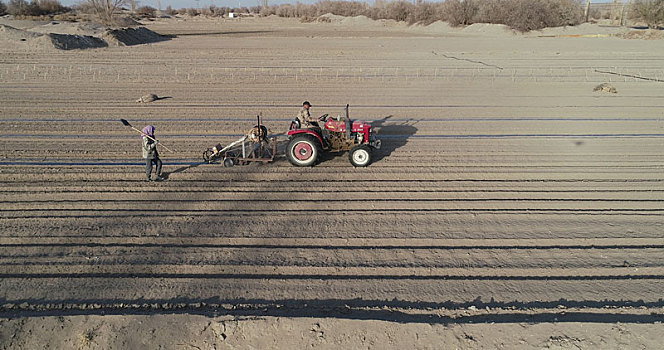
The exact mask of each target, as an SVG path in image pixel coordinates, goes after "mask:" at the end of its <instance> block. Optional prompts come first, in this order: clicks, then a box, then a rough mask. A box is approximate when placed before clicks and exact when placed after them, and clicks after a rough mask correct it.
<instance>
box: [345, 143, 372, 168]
mask: <svg viewBox="0 0 664 350" xmlns="http://www.w3.org/2000/svg"><path fill="white" fill-rule="evenodd" d="M348 159H349V160H350V164H353V166H355V167H365V166H367V165H369V163H371V148H369V146H367V145H359V146H355V147H353V149H351V150H350V152H349V153H348Z"/></svg>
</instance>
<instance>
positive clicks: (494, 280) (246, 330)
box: [0, 18, 664, 349]
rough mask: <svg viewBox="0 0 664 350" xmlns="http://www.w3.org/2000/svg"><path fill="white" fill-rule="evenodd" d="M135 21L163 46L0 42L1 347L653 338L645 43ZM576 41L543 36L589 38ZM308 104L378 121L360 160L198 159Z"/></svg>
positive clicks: (654, 192)
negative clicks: (159, 166)
mask: <svg viewBox="0 0 664 350" xmlns="http://www.w3.org/2000/svg"><path fill="white" fill-rule="evenodd" d="M147 26H148V28H149V29H151V30H153V31H155V32H157V33H160V34H164V35H173V36H175V37H174V38H173V39H172V40H169V41H164V42H158V43H153V44H149V45H139V46H132V47H107V48H101V49H90V50H83V51H81V50H73V51H58V50H51V49H43V48H33V49H29V50H23V49H16V48H9V47H4V46H3V47H0V82H1V83H2V84H1V85H0V95H1V96H2V103H0V129H1V131H0V134H1V135H2V137H1V138H0V232H1V234H0V243H1V245H0V251H1V254H0V263H1V264H0V269H1V271H0V277H1V278H2V282H1V283H0V296H1V303H0V304H1V305H2V309H1V313H2V315H0V316H1V317H2V319H1V321H0V322H1V324H2V326H1V327H0V346H1V347H3V348H26V349H32V348H41V347H46V346H50V347H53V348H62V349H71V348H104V349H106V348H114V349H120V348H159V347H162V348H173V349H180V348H184V349H187V348H200V349H209V348H274V347H280V348H303V347H310V346H314V347H321V348H338V347H340V346H341V347H344V348H441V347H442V348H468V349H473V348H500V347H504V348H524V349H531V348H616V349H624V348H630V349H631V348H657V347H658V345H659V344H661V342H662V337H661V334H662V325H661V321H662V319H663V318H664V316H663V312H664V303H663V302H662V296H661V291H662V290H663V287H664V285H663V283H662V280H663V276H664V265H663V264H664V260H663V257H662V256H663V255H662V252H664V237H663V236H662V232H664V227H663V226H664V220H662V214H663V213H664V207H663V206H662V203H663V201H664V197H663V195H662V194H663V193H664V179H662V168H663V158H662V149H663V146H664V123H663V111H664V102H663V100H662V99H663V98H664V97H663V95H662V93H661V91H662V89H661V88H662V80H664V70H663V69H662V67H664V64H663V63H664V62H663V61H664V58H663V57H664V47H663V46H661V45H654V44H653V43H654V41H649V40H626V39H621V38H619V37H538V35H539V34H537V33H531V34H530V35H517V34H514V33H511V32H509V31H506V30H505V29H504V28H500V27H495V26H494V27H492V26H474V27H473V28H471V27H468V28H466V29H465V30H464V29H450V28H449V27H446V25H444V24H440V23H438V24H434V25H432V26H430V27H428V28H423V27H407V26H404V25H400V24H396V23H391V22H387V21H382V22H371V21H368V20H367V19H363V18H352V19H339V18H332V20H330V22H329V23H300V22H298V21H293V20H286V19H279V18H263V19H241V20H239V21H213V20H205V19H199V18H194V19H191V18H189V19H168V20H159V21H156V22H150V23H148V25H147ZM15 27H16V28H19V27H21V26H15ZM575 30H576V31H573V30H572V29H557V30H549V31H548V32H545V33H544V34H546V35H550V34H551V33H563V34H564V33H573V34H575V35H576V34H583V35H592V34H606V33H607V29H606V28H603V27H597V26H584V27H583V28H577V29H575ZM616 30H619V29H616ZM611 33H613V31H611ZM600 83H610V84H611V85H613V86H614V87H615V88H616V89H617V93H616V94H611V93H605V92H593V88H594V87H595V86H596V85H598V84H600ZM146 93H155V94H157V95H159V96H163V97H166V98H165V99H162V100H159V101H156V102H153V103H149V104H137V103H135V102H134V101H135V100H136V99H137V98H138V97H140V96H142V95H144V94H146ZM304 100H309V101H311V103H312V104H313V105H314V107H313V112H314V114H315V115H317V114H323V113H330V114H340V113H342V112H343V106H345V105H346V103H349V104H350V105H351V117H353V118H358V119H363V120H367V121H371V122H373V124H374V127H375V128H376V130H377V131H378V133H379V136H380V138H381V139H382V141H383V148H382V149H381V150H380V151H378V152H377V153H376V154H375V160H374V163H373V164H372V165H371V166H369V167H368V168H365V169H355V168H353V167H352V166H351V165H350V164H349V162H348V158H347V155H346V154H341V155H329V156H326V157H325V158H324V159H323V161H322V162H321V163H320V164H319V165H317V166H316V167H313V168H294V167H292V166H291V165H290V164H289V163H288V162H287V161H286V160H285V159H283V158H280V159H278V160H277V161H276V162H274V163H272V164H269V165H265V166H261V165H251V166H246V167H234V168H230V169H228V168H223V167H221V166H220V165H218V164H212V165H210V164H202V163H201V155H202V152H203V151H204V150H205V149H206V148H208V147H211V146H213V145H215V144H216V143H218V142H221V143H222V144H223V143H228V142H230V141H231V140H234V139H236V138H237V137H238V136H239V135H240V134H242V133H243V132H245V131H246V130H248V128H249V127H251V126H252V123H253V121H254V120H255V117H256V115H257V114H261V115H262V116H263V118H264V120H265V123H266V124H267V126H268V127H269V129H270V131H271V132H272V133H274V134H279V133H282V132H283V131H285V129H286V128H287V126H288V122H289V120H290V119H292V118H293V116H294V115H295V114H296V112H297V111H298V106H299V105H300V104H301V102H302V101H304ZM120 118H125V119H128V120H130V121H131V122H132V123H134V125H136V126H138V127H142V126H143V125H145V124H148V123H150V124H153V125H155V127H156V129H157V136H158V137H159V138H160V140H161V141H162V142H163V143H165V144H167V145H168V146H169V147H171V148H173V149H174V150H175V151H176V152H174V153H167V152H165V151H162V153H161V154H162V158H163V160H164V162H165V168H164V170H165V173H166V175H167V176H168V180H167V181H166V182H163V183H147V182H145V181H144V180H143V179H144V175H143V165H142V164H141V163H142V160H141V159H140V148H139V147H140V139H139V137H138V134H134V133H132V132H131V131H129V130H127V129H126V128H124V127H123V126H122V124H121V123H120V122H119V119H120Z"/></svg>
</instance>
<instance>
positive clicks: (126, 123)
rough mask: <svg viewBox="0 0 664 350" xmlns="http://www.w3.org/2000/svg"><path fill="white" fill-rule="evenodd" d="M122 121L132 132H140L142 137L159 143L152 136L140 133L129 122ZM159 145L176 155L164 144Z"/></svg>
mask: <svg viewBox="0 0 664 350" xmlns="http://www.w3.org/2000/svg"><path fill="white" fill-rule="evenodd" d="M120 121H121V122H122V124H124V126H128V127H130V128H131V129H132V130H134V131H137V132H139V133H140V134H141V135H143V136H145V137H147V138H149V139H150V140H152V141H155V142H157V140H155V139H154V138H152V137H150V135H145V134H144V133H143V132H142V131H140V130H138V129H136V128H135V127H133V126H132V125H131V124H129V122H128V121H127V120H126V119H120ZM157 144H158V145H161V147H164V149H165V150H167V151H169V152H173V153H175V151H173V150H172V149H170V148H168V147H166V146H164V145H163V144H162V143H157Z"/></svg>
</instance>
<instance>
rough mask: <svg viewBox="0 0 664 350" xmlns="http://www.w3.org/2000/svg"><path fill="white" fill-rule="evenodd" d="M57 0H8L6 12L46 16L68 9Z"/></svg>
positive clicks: (14, 14)
mask: <svg viewBox="0 0 664 350" xmlns="http://www.w3.org/2000/svg"><path fill="white" fill-rule="evenodd" d="M68 10H69V9H68V8H66V7H64V6H62V5H61V4H60V2H58V1H57V0H41V1H37V0H32V1H31V2H30V3H28V2H27V1H26V0H10V1H9V4H8V5H7V13H9V14H10V15H13V16H46V15H54V14H58V13H62V12H65V11H68Z"/></svg>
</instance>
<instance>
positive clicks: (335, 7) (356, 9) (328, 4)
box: [315, 0, 367, 17]
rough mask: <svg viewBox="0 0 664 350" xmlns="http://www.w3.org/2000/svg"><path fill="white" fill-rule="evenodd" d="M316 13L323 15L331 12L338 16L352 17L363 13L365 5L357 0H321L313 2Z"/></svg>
mask: <svg viewBox="0 0 664 350" xmlns="http://www.w3.org/2000/svg"><path fill="white" fill-rule="evenodd" d="M315 6H316V12H317V14H318V15H319V16H320V15H324V14H326V13H331V14H333V15H338V16H346V17H353V16H359V15H363V14H364V12H365V11H366V10H367V5H366V4H365V3H363V2H357V1H331V0H323V1H319V2H317V3H316V4H315Z"/></svg>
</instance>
